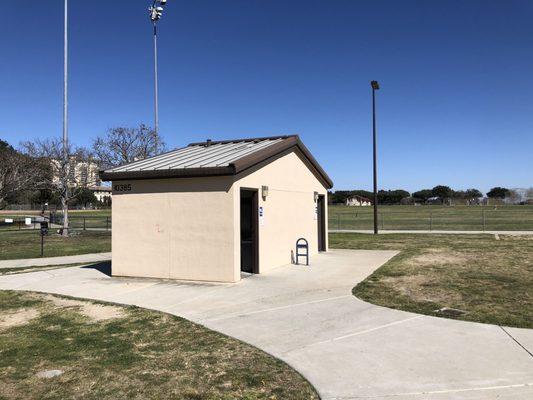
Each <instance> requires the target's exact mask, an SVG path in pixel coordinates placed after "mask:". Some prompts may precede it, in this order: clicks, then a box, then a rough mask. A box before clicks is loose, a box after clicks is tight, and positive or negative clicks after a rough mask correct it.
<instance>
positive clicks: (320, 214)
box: [316, 194, 326, 251]
mask: <svg viewBox="0 0 533 400" xmlns="http://www.w3.org/2000/svg"><path fill="white" fill-rule="evenodd" d="M325 203H326V198H325V196H324V195H323V194H321V195H319V196H318V200H317V202H316V208H317V224H318V251H326V219H325V218H326V204H325Z"/></svg>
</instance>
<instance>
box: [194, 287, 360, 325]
mask: <svg viewBox="0 0 533 400" xmlns="http://www.w3.org/2000/svg"><path fill="white" fill-rule="evenodd" d="M347 297H353V296H352V295H351V294H347V295H344V296H337V297H328V298H326V299H320V300H312V301H306V302H303V303H295V304H288V305H286V306H280V307H274V308H267V309H264V310H257V311H250V312H247V313H237V314H231V315H226V316H225V317H218V318H207V319H204V320H202V321H209V322H211V321H220V320H223V319H230V318H236V317H243V316H246V315H253V314H260V313H264V312H270V311H278V310H284V309H287V308H292V307H299V306H305V305H306V304H315V303H322V302H325V301H331V300H338V299H344V298H347Z"/></svg>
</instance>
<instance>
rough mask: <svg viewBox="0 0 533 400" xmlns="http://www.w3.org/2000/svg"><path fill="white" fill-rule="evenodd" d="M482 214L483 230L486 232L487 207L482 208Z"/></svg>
mask: <svg viewBox="0 0 533 400" xmlns="http://www.w3.org/2000/svg"><path fill="white" fill-rule="evenodd" d="M481 216H482V219H483V232H485V209H484V208H483V209H482V210H481Z"/></svg>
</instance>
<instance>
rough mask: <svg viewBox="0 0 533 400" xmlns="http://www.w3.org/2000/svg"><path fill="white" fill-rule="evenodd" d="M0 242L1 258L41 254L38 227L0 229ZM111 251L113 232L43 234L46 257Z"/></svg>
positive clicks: (29, 256)
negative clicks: (35, 228) (67, 235)
mask: <svg viewBox="0 0 533 400" xmlns="http://www.w3.org/2000/svg"><path fill="white" fill-rule="evenodd" d="M50 232H52V230H50ZM0 243H1V246H0V260H13V259H19V258H38V257H40V255H41V236H40V234H39V230H27V231H0ZM109 251H111V232H105V231H102V232H100V231H85V232H81V233H80V234H79V235H73V236H70V237H68V238H64V237H62V236H59V235H57V234H54V233H50V235H48V236H45V238H44V256H45V257H57V256H70V255H76V254H89V253H103V252H109Z"/></svg>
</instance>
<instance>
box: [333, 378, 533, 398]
mask: <svg viewBox="0 0 533 400" xmlns="http://www.w3.org/2000/svg"><path fill="white" fill-rule="evenodd" d="M532 386H533V382H529V383H518V384H515V385H501V386H486V387H477V388H465V389H448V390H428V391H425V392H406V393H392V394H382V395H370V396H342V397H338V396H337V397H325V398H324V399H323V400H352V399H354V400H355V399H383V398H386V397H400V396H425V395H428V394H446V393H463V392H478V391H483V390H499V389H517V388H528V387H532Z"/></svg>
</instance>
